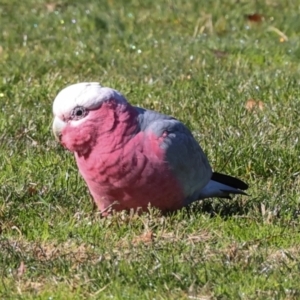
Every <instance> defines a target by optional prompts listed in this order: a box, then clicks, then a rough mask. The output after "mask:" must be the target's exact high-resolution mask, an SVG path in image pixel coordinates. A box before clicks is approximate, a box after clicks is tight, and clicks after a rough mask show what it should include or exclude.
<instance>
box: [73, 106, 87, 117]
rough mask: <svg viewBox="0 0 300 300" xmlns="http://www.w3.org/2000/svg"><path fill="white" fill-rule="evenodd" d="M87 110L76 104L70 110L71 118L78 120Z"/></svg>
mask: <svg viewBox="0 0 300 300" xmlns="http://www.w3.org/2000/svg"><path fill="white" fill-rule="evenodd" d="M87 113H88V111H87V110H86V108H85V107H83V106H77V107H75V108H74V109H73V110H72V113H71V119H72V120H80V119H82V118H84V117H85V116H86V115H87Z"/></svg>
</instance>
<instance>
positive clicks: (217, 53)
mask: <svg viewBox="0 0 300 300" xmlns="http://www.w3.org/2000/svg"><path fill="white" fill-rule="evenodd" d="M211 51H212V52H213V54H214V55H215V57H217V58H224V57H226V56H227V52H225V51H221V50H214V49H213V50H211Z"/></svg>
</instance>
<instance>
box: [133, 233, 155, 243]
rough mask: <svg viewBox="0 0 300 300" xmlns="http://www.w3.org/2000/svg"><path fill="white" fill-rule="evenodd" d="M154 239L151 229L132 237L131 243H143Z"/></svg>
mask: <svg viewBox="0 0 300 300" xmlns="http://www.w3.org/2000/svg"><path fill="white" fill-rule="evenodd" d="M153 240H154V234H153V232H152V231H146V232H144V233H143V234H141V235H139V236H136V237H135V238H133V240H132V243H133V244H138V243H144V244H150V243H152V242H153Z"/></svg>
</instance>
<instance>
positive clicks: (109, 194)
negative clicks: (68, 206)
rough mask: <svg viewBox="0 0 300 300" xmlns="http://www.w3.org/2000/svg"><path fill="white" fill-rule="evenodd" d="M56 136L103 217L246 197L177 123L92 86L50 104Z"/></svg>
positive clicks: (77, 87)
mask: <svg viewBox="0 0 300 300" xmlns="http://www.w3.org/2000/svg"><path fill="white" fill-rule="evenodd" d="M53 115H54V119H53V126H52V129H53V133H54V136H55V138H56V140H57V141H58V142H59V143H60V144H61V145H62V146H63V147H64V148H65V149H67V150H69V151H70V152H73V153H74V156H75V160H76V163H77V166H78V169H79V172H80V174H81V175H82V177H83V179H84V180H85V182H86V185H87V187H88V189H89V191H90V194H91V195H92V197H93V199H94V202H95V204H96V206H97V207H98V209H99V211H100V212H101V213H102V214H103V215H107V214H109V213H111V212H112V211H122V210H125V211H129V210H131V209H133V210H136V211H149V207H155V208H157V209H159V210H160V211H161V212H163V213H166V212H173V211H176V210H179V209H182V208H183V207H188V206H189V205H190V204H191V203H193V202H195V201H199V200H203V199H205V198H211V197H218V198H231V196H230V195H231V194H241V195H247V194H246V192H245V190H247V189H248V184H246V183H245V182H244V181H242V180H240V179H238V178H235V177H232V176H229V175H225V174H222V173H218V172H214V171H213V170H212V167H211V166H210V164H209V161H208V159H207V157H206V155H205V153H204V151H203V150H202V148H201V146H200V145H199V144H198V142H197V141H196V139H195V138H194V136H193V134H192V133H191V131H190V130H189V129H188V128H187V127H186V126H185V125H184V124H183V123H182V122H180V121H179V120H177V119H176V118H174V117H172V116H168V115H165V114H162V113H159V112H156V111H153V110H148V109H144V108H141V107H137V106H133V105H131V104H130V103H129V102H128V101H127V99H126V98H125V96H123V95H122V94H121V93H120V92H118V91H117V90H115V89H112V88H109V87H103V86H101V85H100V83H97V82H80V83H75V84H71V85H69V86H67V87H65V88H63V89H62V90H61V91H60V92H59V93H58V94H57V96H56V98H55V99H54V102H53Z"/></svg>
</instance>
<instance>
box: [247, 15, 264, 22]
mask: <svg viewBox="0 0 300 300" xmlns="http://www.w3.org/2000/svg"><path fill="white" fill-rule="evenodd" d="M245 17H246V19H247V20H248V21H250V22H253V23H260V22H262V21H263V20H264V19H265V18H264V16H263V15H261V14H258V13H254V14H251V15H246V16H245Z"/></svg>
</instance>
